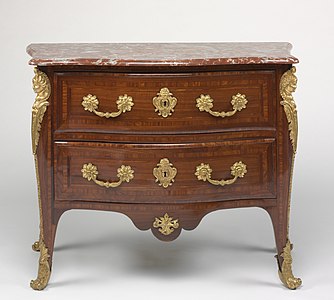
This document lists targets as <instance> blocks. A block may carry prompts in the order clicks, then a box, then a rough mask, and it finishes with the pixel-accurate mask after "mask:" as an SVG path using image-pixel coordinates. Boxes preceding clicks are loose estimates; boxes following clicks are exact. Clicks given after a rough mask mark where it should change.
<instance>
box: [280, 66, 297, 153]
mask: <svg viewBox="0 0 334 300" xmlns="http://www.w3.org/2000/svg"><path fill="white" fill-rule="evenodd" d="M295 73H296V68H295V67H292V68H291V69H290V70H288V71H286V72H285V73H284V74H283V75H282V77H281V81H280V86H279V88H280V94H281V96H282V98H283V101H281V102H280V103H281V105H283V107H284V111H285V114H286V118H287V120H288V123H289V131H290V140H291V144H292V149H293V152H294V153H296V151H297V137H298V119H297V106H296V103H295V101H294V99H293V96H292V93H293V92H295V91H296V88H297V77H296V75H295Z"/></svg>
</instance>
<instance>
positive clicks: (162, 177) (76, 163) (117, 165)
mask: <svg viewBox="0 0 334 300" xmlns="http://www.w3.org/2000/svg"><path fill="white" fill-rule="evenodd" d="M54 163H55V168H54V173H55V174H54V183H55V201H89V202H119V203H190V202H212V201H223V200H237V199H261V198H262V199H263V198H275V197H276V144H275V140H274V139H263V140H243V141H224V142H214V143H212V142H211V143H191V144H167V145H166V144H162V145H157V144H153V145H152V144H113V143H92V142H57V143H55V162H54Z"/></svg>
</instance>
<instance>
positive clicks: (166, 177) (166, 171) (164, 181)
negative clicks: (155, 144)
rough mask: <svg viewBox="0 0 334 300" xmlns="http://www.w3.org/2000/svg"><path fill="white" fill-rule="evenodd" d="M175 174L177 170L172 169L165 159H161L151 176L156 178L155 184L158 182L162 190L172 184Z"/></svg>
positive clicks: (171, 165)
mask: <svg viewBox="0 0 334 300" xmlns="http://www.w3.org/2000/svg"><path fill="white" fill-rule="evenodd" d="M176 174H177V169H176V168H175V167H173V164H172V163H170V162H169V160H168V159H167V158H162V159H161V160H160V163H158V164H157V168H154V169H153V175H154V177H155V178H156V179H155V182H159V185H160V186H162V187H164V188H167V187H168V186H170V185H172V184H173V182H174V178H175V176H176Z"/></svg>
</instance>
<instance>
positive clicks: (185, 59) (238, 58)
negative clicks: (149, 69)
mask: <svg viewBox="0 0 334 300" xmlns="http://www.w3.org/2000/svg"><path fill="white" fill-rule="evenodd" d="M291 49H292V45H291V44H290V43H285V42H284V43H283V42H257V43H255V42H254V43H66V44H31V45H29V46H28V47H27V53H28V54H29V55H30V56H31V57H32V59H31V60H30V61H29V63H30V64H31V65H38V66H51V65H86V66H88V65H101V66H153V65H154V66H205V65H231V64H295V63H298V59H297V58H296V57H294V56H292V55H291V54H290V50H291Z"/></svg>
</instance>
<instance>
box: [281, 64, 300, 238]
mask: <svg viewBox="0 0 334 300" xmlns="http://www.w3.org/2000/svg"><path fill="white" fill-rule="evenodd" d="M295 73H296V67H292V68H291V69H290V70H288V71H286V72H285V73H284V74H283V75H282V77H281V81H280V94H281V96H282V98H283V101H281V102H280V103H281V105H283V107H284V112H285V114H286V118H287V120H288V123H289V131H290V141H291V145H292V150H293V154H292V159H291V170H290V182H289V195H288V212H287V216H288V217H287V218H288V221H287V239H289V228H290V210H291V192H292V178H293V168H294V164H295V157H296V152H297V138H298V118H297V106H296V103H295V101H294V99H293V96H292V93H294V92H295V91H296V88H297V81H298V80H297V77H296V75H295Z"/></svg>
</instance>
